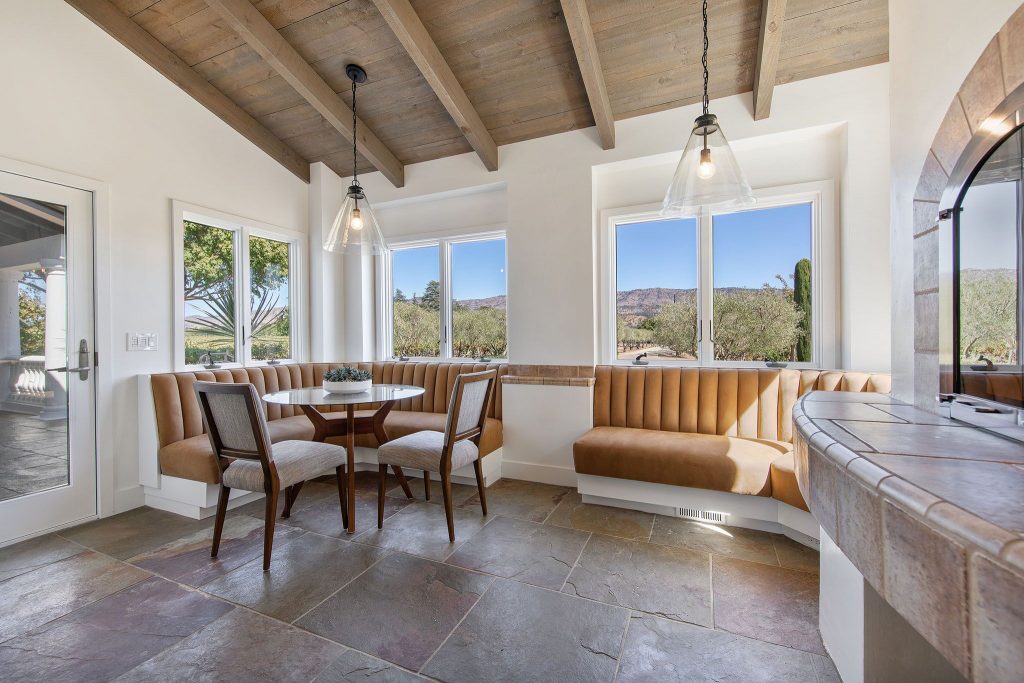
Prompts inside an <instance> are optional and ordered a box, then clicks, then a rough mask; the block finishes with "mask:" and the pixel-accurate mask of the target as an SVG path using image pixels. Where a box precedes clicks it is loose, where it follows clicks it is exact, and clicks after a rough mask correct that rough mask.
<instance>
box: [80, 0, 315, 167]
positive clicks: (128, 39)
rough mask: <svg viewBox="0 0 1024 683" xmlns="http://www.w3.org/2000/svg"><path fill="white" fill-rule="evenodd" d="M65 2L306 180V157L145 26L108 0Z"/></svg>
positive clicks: (307, 163) (307, 165)
mask: <svg viewBox="0 0 1024 683" xmlns="http://www.w3.org/2000/svg"><path fill="white" fill-rule="evenodd" d="M66 2H67V3H68V4H69V5H71V6H72V7H74V8H75V9H77V10H78V11H79V12H81V13H82V14H84V15H85V16H86V17H88V18H89V19H90V20H91V21H92V22H93V23H94V24H96V25H97V26H99V27H100V28H101V29H103V30H104V31H106V32H107V33H108V34H110V35H111V36H112V37H113V38H115V39H116V40H117V41H118V42H120V43H121V44H122V45H124V46H125V47H126V48H128V49H129V50H131V51H132V52H134V53H135V54H136V56H138V57H139V58H140V59H142V60H143V61H144V62H146V63H147V64H149V65H150V66H151V67H153V68H154V69H156V70H157V71H159V72H160V73H161V74H163V75H164V76H165V77H166V78H167V79H168V80H170V81H171V82H172V83H174V84H175V85H177V86H178V87H179V88H181V89H182V90H184V91H185V92H186V93H188V94H189V95H191V96H192V97H193V98H194V99H195V100H196V101H198V102H199V103H200V104H202V105H203V106H204V107H206V108H207V109H209V110H210V111H211V112H213V113H214V114H216V115H217V117H218V118H220V119H221V120H222V121H224V123H226V124H228V125H229V126H231V127H232V128H234V129H235V130H236V131H238V132H239V133H241V134H242V136H243V137H245V138H246V139H248V140H249V141H250V142H251V143H253V144H254V145H256V146H257V147H259V148H260V149H262V150H263V151H264V152H266V153H267V154H269V155H270V156H271V157H273V158H274V159H275V160H276V161H277V162H278V163H280V164H281V165H282V166H284V167H285V168H287V169H288V170H289V171H291V172H292V173H294V174H295V175H296V176H298V177H299V178H301V179H302V180H303V181H305V182H307V183H308V182H309V162H308V161H306V160H305V159H303V158H302V157H301V156H300V155H299V154H298V153H297V152H296V151H295V150H293V149H292V148H291V147H289V146H288V145H286V144H285V143H284V142H282V141H281V140H280V138H278V137H277V136H275V135H274V134H273V133H271V132H270V131H269V130H267V129H266V128H265V127H264V126H263V124H261V123H260V122H259V121H257V120H256V119H254V118H253V117H252V116H250V115H249V114H248V113H246V112H245V111H244V110H243V109H242V108H241V107H239V106H238V105H237V104H235V103H234V102H232V101H231V99H230V98H228V96H227V95H225V94H224V93H222V92H221V91H220V90H218V89H217V88H215V87H214V86H212V85H211V84H210V83H209V82H208V81H207V80H206V79H205V78H203V77H202V76H200V75H199V74H198V73H196V72H195V71H194V70H193V69H192V68H191V67H189V65H188V64H186V63H185V62H184V61H182V60H181V59H179V58H178V56H177V55H175V54H174V53H173V52H171V51H170V50H168V49H167V48H166V47H164V46H163V45H162V44H161V43H160V41H158V40H157V39H156V38H154V37H153V36H151V35H150V34H149V33H148V32H147V31H146V30H145V29H143V28H142V27H141V26H139V25H138V24H136V23H135V22H134V21H132V20H131V19H129V18H128V17H126V16H125V15H124V14H122V13H121V10H119V9H118V8H117V7H115V6H114V5H113V4H112V3H111V2H109V0H66Z"/></svg>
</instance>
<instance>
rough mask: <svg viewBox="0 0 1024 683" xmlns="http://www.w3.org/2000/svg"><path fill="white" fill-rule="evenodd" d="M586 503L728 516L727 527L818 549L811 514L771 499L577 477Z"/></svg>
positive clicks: (816, 527)
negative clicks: (765, 533) (693, 510)
mask: <svg viewBox="0 0 1024 683" xmlns="http://www.w3.org/2000/svg"><path fill="white" fill-rule="evenodd" d="M577 479H578V484H577V488H578V489H579V492H580V494H581V495H582V496H583V500H584V501H585V502H590V503H595V504H599V505H609V506H612V507H623V508H629V509H634V510H643V511H644V512H653V513H655V514H662V515H667V516H670V517H674V516H676V515H677V510H678V509H679V508H696V509H698V510H707V511H711V512H721V513H725V514H727V515H729V517H728V521H727V522H726V524H727V525H728V526H738V527H744V528H748V529H757V530H759V531H768V532H771V533H776V534H785V535H786V536H788V537H789V538H792V539H793V540H794V541H797V542H798V543H802V544H804V545H807V546H809V547H812V548H817V546H818V543H817V538H818V529H819V528H820V527H819V526H818V523H817V522H816V521H815V520H814V517H812V516H811V515H810V513H807V512H804V511H803V510H798V509H797V508H794V507H792V506H791V505H787V504H786V503H783V502H781V501H778V500H775V499H774V498H768V497H766V496H748V495H743V494H739V493H728V492H725V491H708V490H705V489H695V488H689V487H686V486H670V485H668V484H654V483H651V482H646V481H632V480H629V479H615V478H612V477H597V476H594V475H590V474H580V475H577Z"/></svg>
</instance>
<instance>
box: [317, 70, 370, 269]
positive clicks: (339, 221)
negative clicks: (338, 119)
mask: <svg viewBox="0 0 1024 683" xmlns="http://www.w3.org/2000/svg"><path fill="white" fill-rule="evenodd" d="M345 74H346V75H347V76H348V78H349V80H350V81H352V184H351V185H349V186H348V193H347V194H346V196H345V203H344V204H342V205H341V210H340V211H339V212H338V215H337V217H335V219H334V224H333V225H331V230H330V232H329V233H327V239H326V240H324V249H326V250H327V251H336V252H339V253H342V254H349V253H361V254H372V255H378V254H383V253H384V250H385V247H384V236H383V235H382V234H381V232H380V226H379V225H377V219H376V218H375V217H374V215H373V209H372V208H371V207H370V202H368V201H367V200H366V194H365V193H364V192H363V187H362V185H360V184H359V168H358V158H357V157H356V151H357V147H358V145H357V144H356V141H357V140H358V139H359V138H358V135H357V134H356V132H357V131H356V125H357V124H358V122H359V119H358V118H357V117H356V86H357V85H358V84H359V83H365V82H366V71H364V70H363V67H361V66H358V65H356V64H349V65H348V66H346V67H345Z"/></svg>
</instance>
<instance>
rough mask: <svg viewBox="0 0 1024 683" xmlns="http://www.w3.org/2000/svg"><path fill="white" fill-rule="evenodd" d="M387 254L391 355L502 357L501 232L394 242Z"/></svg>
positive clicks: (504, 342) (505, 347)
mask: <svg viewBox="0 0 1024 683" xmlns="http://www.w3.org/2000/svg"><path fill="white" fill-rule="evenodd" d="M389 256H390V257H389V259H388V262H389V268H388V282H389V284H388V285H387V291H389V292H390V297H389V299H390V300H389V302H388V304H389V305H390V313H389V314H388V315H386V316H384V317H385V319H386V320H388V321H389V322H390V325H389V329H386V330H384V336H385V338H386V339H387V340H389V341H388V346H386V347H385V348H388V349H390V354H391V355H392V356H393V357H395V358H438V357H440V358H465V359H484V358H486V359H495V358H505V357H507V355H508V341H507V338H508V337H507V329H506V318H505V301H506V296H505V295H506V284H505V261H506V259H505V236H504V234H503V233H489V234H486V235H474V236H469V237H459V238H444V239H433V240H419V241H416V242H412V243H405V244H398V245H393V246H392V247H391V250H390V255H389ZM449 331H450V332H451V333H450V334H449Z"/></svg>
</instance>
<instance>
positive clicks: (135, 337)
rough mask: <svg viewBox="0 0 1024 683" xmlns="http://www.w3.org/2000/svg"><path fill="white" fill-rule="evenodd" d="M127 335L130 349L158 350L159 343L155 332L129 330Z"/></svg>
mask: <svg viewBox="0 0 1024 683" xmlns="http://www.w3.org/2000/svg"><path fill="white" fill-rule="evenodd" d="M126 336H127V340H128V341H127V346H128V350H129V351H156V350H157V346H158V345H159V340H158V339H157V335H156V333H154V332H128V333H127V335H126Z"/></svg>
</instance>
